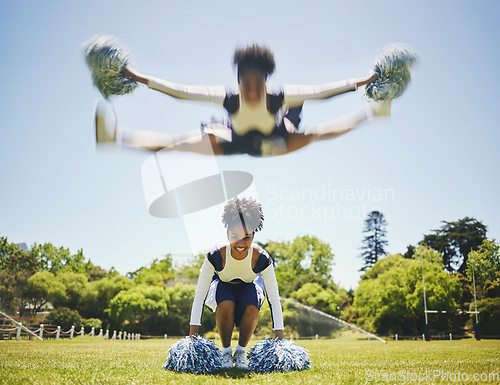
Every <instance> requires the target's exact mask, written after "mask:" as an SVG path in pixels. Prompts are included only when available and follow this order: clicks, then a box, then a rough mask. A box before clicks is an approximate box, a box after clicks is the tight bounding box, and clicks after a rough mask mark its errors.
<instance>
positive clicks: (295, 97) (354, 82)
mask: <svg viewBox="0 0 500 385" xmlns="http://www.w3.org/2000/svg"><path fill="white" fill-rule="evenodd" d="M375 79H377V75H376V74H373V75H370V76H367V77H364V78H357V79H349V80H344V81H339V82H333V83H325V84H319V85H313V86H307V85H290V84H285V85H284V86H283V92H284V95H285V100H284V103H285V104H287V105H288V106H290V107H294V106H300V105H302V104H303V103H304V101H306V100H311V99H328V98H331V97H333V96H336V95H340V94H343V93H346V92H351V91H356V90H357V89H358V87H362V86H364V85H366V84H369V83H372V82H374V81H375Z"/></svg>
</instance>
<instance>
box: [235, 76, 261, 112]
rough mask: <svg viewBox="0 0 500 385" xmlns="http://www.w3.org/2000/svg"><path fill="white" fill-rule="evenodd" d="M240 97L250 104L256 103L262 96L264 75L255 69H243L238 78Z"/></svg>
mask: <svg viewBox="0 0 500 385" xmlns="http://www.w3.org/2000/svg"><path fill="white" fill-rule="evenodd" d="M238 85H239V87H240V92H241V97H242V98H243V100H244V101H245V102H246V103H248V104H250V105H256V104H258V103H259V102H260V101H261V99H262V98H263V97H264V92H265V89H266V76H265V75H264V74H262V73H261V72H259V71H257V70H249V71H245V72H244V73H243V74H241V75H240V77H239V79H238Z"/></svg>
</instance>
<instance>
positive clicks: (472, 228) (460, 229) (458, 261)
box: [421, 217, 487, 275]
mask: <svg viewBox="0 0 500 385" xmlns="http://www.w3.org/2000/svg"><path fill="white" fill-rule="evenodd" d="M443 223H444V224H443V225H442V226H441V228H439V229H437V230H433V233H432V234H428V235H425V236H424V239H423V241H422V242H421V243H423V244H425V245H427V246H429V247H431V248H433V249H434V250H437V251H439V252H441V253H442V254H443V263H444V266H445V267H446V269H447V270H448V271H449V272H459V273H461V274H463V275H465V270H466V268H467V258H468V255H469V253H470V252H471V251H472V250H477V249H479V246H480V245H481V243H482V242H483V241H484V240H485V239H486V231H487V229H486V226H485V225H483V224H482V223H481V222H480V221H478V220H476V219H474V218H469V217H465V218H463V219H459V220H458V221H455V222H446V221H443Z"/></svg>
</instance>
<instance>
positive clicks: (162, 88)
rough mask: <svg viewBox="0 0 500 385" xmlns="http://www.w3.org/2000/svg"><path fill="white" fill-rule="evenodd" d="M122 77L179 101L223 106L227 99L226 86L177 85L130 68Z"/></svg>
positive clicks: (125, 70) (126, 69)
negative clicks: (185, 100) (184, 100)
mask: <svg viewBox="0 0 500 385" xmlns="http://www.w3.org/2000/svg"><path fill="white" fill-rule="evenodd" d="M122 75H123V76H125V77H127V78H130V79H132V80H135V81H136V82H138V83H142V84H144V85H146V86H148V87H149V88H151V89H154V90H156V91H159V92H162V93H164V94H167V95H170V96H172V97H174V98H177V99H187V100H198V101H203V102H210V103H216V104H220V105H222V104H223V103H224V99H225V97H226V88H225V87H224V86H187V85H182V84H175V83H172V82H169V81H167V80H162V79H157V78H154V77H152V76H145V75H142V74H140V73H138V72H137V71H136V70H133V69H130V68H125V69H124V70H123V72H122Z"/></svg>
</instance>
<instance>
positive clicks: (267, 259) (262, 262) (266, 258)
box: [253, 250, 273, 274]
mask: <svg viewBox="0 0 500 385" xmlns="http://www.w3.org/2000/svg"><path fill="white" fill-rule="evenodd" d="M272 263H273V260H272V259H271V256H270V255H269V254H268V253H267V251H266V250H263V251H262V253H260V255H259V259H258V260H257V263H256V264H255V267H254V268H253V272H254V273H257V274H258V273H260V272H261V271H262V270H264V269H265V268H266V267H268V266H269V265H272Z"/></svg>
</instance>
